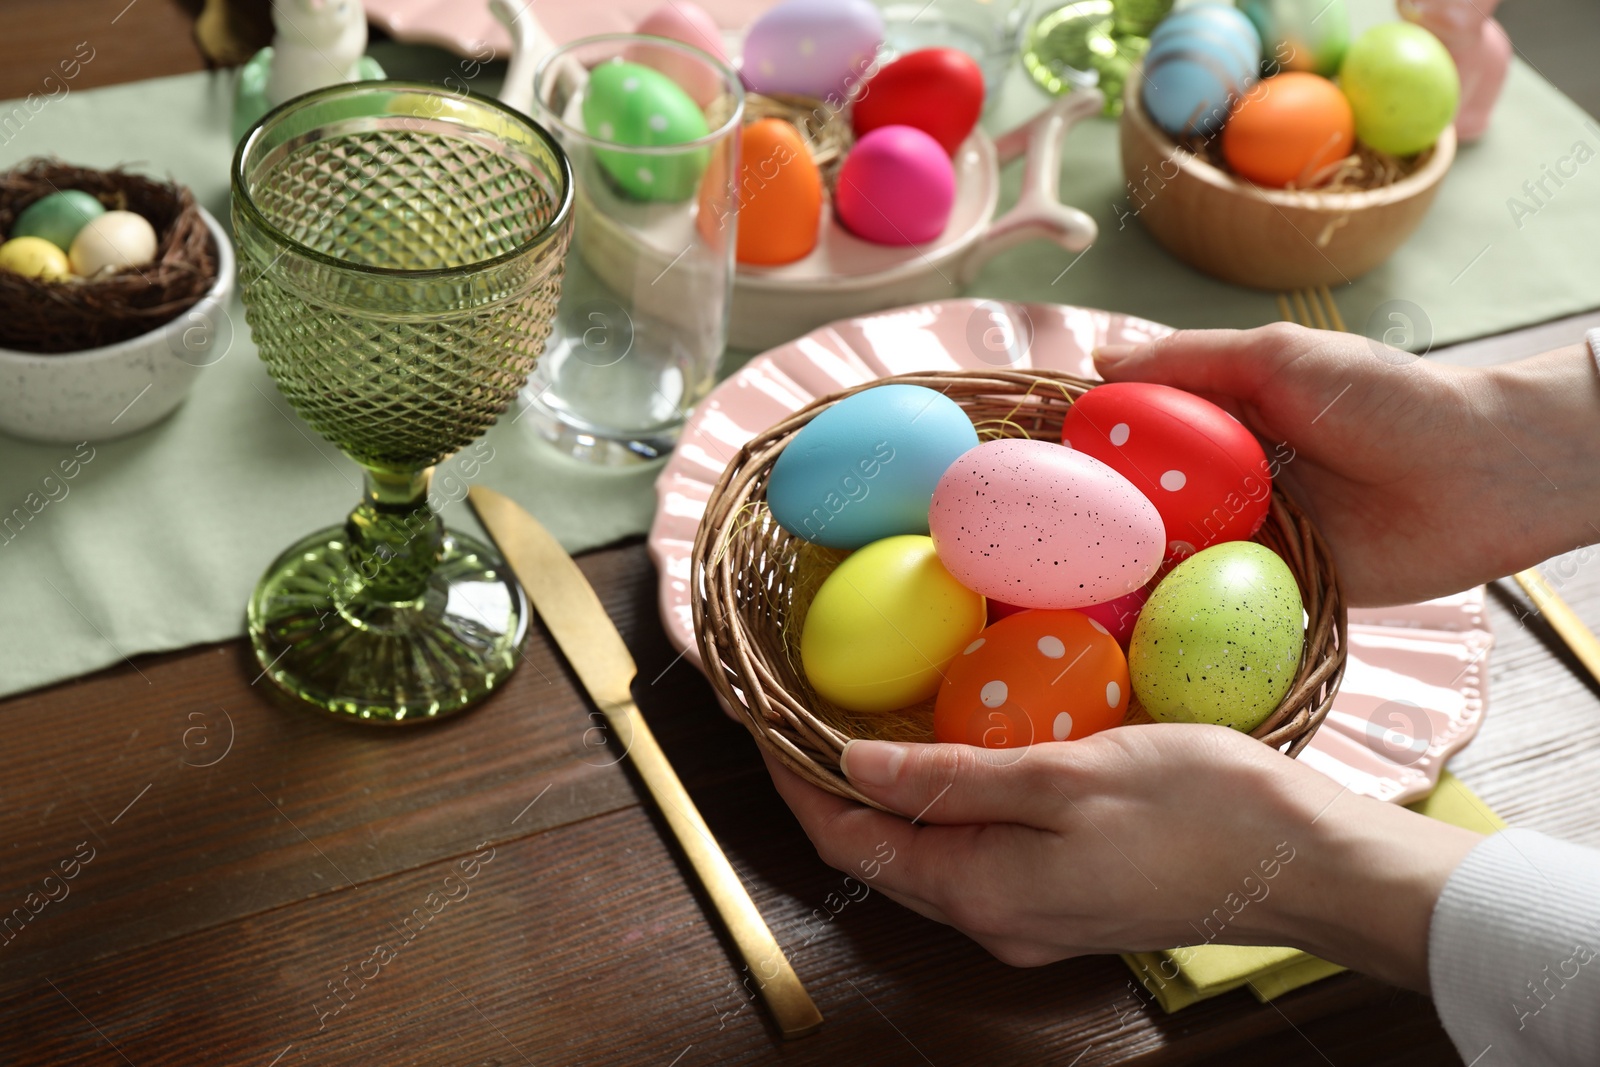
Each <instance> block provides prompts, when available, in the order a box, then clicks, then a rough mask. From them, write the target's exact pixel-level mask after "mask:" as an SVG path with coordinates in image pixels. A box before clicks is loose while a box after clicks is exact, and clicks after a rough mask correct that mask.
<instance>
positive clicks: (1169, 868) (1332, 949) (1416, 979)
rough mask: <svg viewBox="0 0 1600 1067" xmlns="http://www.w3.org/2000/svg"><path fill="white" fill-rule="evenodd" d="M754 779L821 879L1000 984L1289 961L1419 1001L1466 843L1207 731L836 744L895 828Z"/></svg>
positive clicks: (816, 796)
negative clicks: (935, 939)
mask: <svg viewBox="0 0 1600 1067" xmlns="http://www.w3.org/2000/svg"><path fill="white" fill-rule="evenodd" d="M768 766H769V769H770V770H771V771H772V775H773V780H774V782H775V783H776V784H777V787H778V789H779V791H780V792H781V793H782V794H783V796H784V798H785V800H787V801H788V803H789V806H790V808H792V809H793V810H794V812H795V814H796V815H797V816H798V817H799V819H800V822H801V824H802V826H804V828H805V831H806V833H807V835H808V836H809V837H810V838H811V841H812V843H813V844H815V845H816V847H817V851H818V853H819V854H820V855H821V857H822V859H823V860H824V861H825V862H827V863H829V864H830V865H832V866H834V867H836V868H838V869H840V870H842V871H845V872H847V873H849V874H851V875H853V876H855V877H857V878H861V879H864V880H867V881H870V882H871V884H872V885H873V886H874V888H877V889H880V890H882V891H883V892H884V893H885V894H886V895H888V896H890V897H891V898H893V899H895V900H898V901H900V902H901V903H902V904H904V905H906V906H907V907H909V908H912V909H913V910H915V911H918V912H920V913H922V914H923V915H926V916H928V917H929V918H931V919H934V920H936V921H938V922H942V923H947V924H949V925H951V926H954V927H956V928H957V929H959V930H961V931H962V932H964V933H966V934H967V935H969V936H970V937H972V938H973V939H974V940H976V941H977V942H978V943H979V944H981V945H982V946H983V947H984V948H986V949H988V950H989V951H990V952H991V953H993V954H994V955H995V956H996V957H998V958H999V959H1000V960H1002V961H1004V962H1006V963H1010V964H1014V965H1017V966H1036V965H1039V964H1044V963H1049V962H1052V961H1054V960H1058V959H1062V958H1065V957H1068V956H1076V955H1081V954H1084V953H1098V952H1118V951H1135V950H1149V949H1160V948H1171V947H1174V946H1178V945H1193V944H1198V943H1203V942H1208V941H1216V942H1218V943H1223V944H1254V945H1294V946H1297V947H1303V948H1307V949H1309V950H1311V951H1314V952H1318V953H1319V954H1322V955H1325V956H1328V957H1330V958H1333V959H1335V961H1336V962H1342V963H1346V964H1348V965H1352V966H1357V967H1359V968H1361V969H1364V970H1367V971H1369V972H1370V973H1374V974H1377V975H1378V976H1380V977H1384V978H1387V979H1388V980H1390V981H1393V982H1395V983H1397V984H1401V985H1406V986H1409V987H1410V988H1414V989H1426V988H1427V985H1426V981H1427V978H1426V975H1427V971H1426V958H1427V930H1428V920H1429V918H1430V916H1431V914H1432V909H1433V902H1434V901H1435V900H1436V899H1437V897H1438V893H1439V891H1440V889H1442V887H1443V885H1444V881H1445V879H1446V878H1448V876H1449V873H1450V872H1451V871H1452V870H1454V868H1455V865H1456V864H1457V863H1459V862H1460V860H1461V859H1462V858H1464V857H1465V855H1466V853H1467V851H1469V850H1470V849H1471V847H1472V846H1473V844H1475V843H1476V842H1477V840H1478V835H1476V834H1472V833H1470V832H1468V831H1464V830H1458V829H1456V828H1455V827H1450V826H1446V825H1444V824H1442V823H1436V822H1433V821H1432V820H1429V819H1425V818H1423V817H1421V816H1418V815H1414V814H1412V813H1411V812H1407V811H1405V810H1404V809H1402V808H1397V807H1394V806H1392V805H1388V804H1381V803H1378V802H1376V801H1371V800H1366V799H1364V798H1361V797H1357V796H1355V795H1353V794H1349V793H1348V792H1347V791H1345V790H1343V789H1341V788H1340V787H1339V786H1337V785H1336V784H1334V783H1333V782H1332V781H1330V780H1329V779H1327V778H1326V777H1324V776H1322V775H1321V774H1319V773H1317V772H1316V771H1314V770H1312V769H1311V768H1309V767H1307V766H1304V765H1302V764H1300V763H1298V762H1296V761H1294V760H1291V759H1288V758H1286V757H1285V756H1283V755H1281V754H1280V753H1278V752H1276V751H1274V750H1272V749H1270V748H1268V747H1267V746H1265V745H1263V744H1261V743H1260V742H1259V741H1256V740H1253V739H1251V738H1249V737H1246V736H1245V735H1243V734H1240V733H1237V732H1235V731H1233V730H1229V729H1226V728H1223V727H1216V726H1199V725H1180V724H1159V725H1148V726H1130V727H1123V728H1120V729H1116V730H1108V731H1105V732H1103V733H1100V734H1096V735H1093V736H1091V737H1088V738H1085V739H1083V740H1081V741H1071V742H1064V743H1054V744H1041V745H1035V746H1032V747H1030V748H1022V749H1003V750H988V749H981V748H974V747H970V746H966V745H919V744H888V743H885V742H877V741H870V742H862V741H856V742H852V743H851V744H850V746H849V747H848V748H847V749H846V750H845V770H846V773H847V775H848V776H849V778H850V780H851V782H852V783H854V784H855V786H856V787H857V788H858V789H860V790H861V792H862V793H863V794H865V795H867V796H869V797H871V798H873V799H874V800H876V801H877V802H879V803H881V804H883V805H884V806H885V807H887V808H889V809H891V810H893V811H897V812H901V813H903V814H904V816H905V817H904V818H902V817H900V816H896V815H890V814H886V813H884V812H881V811H877V810H875V809H872V808H868V807H865V806H863V805H860V804H856V803H853V802H851V801H847V800H844V799H841V798H839V797H836V796H834V795H833V794H831V793H827V792H825V791H823V790H821V789H819V788H817V787H815V786H812V785H810V784H808V783H806V782H805V781H803V780H802V779H801V778H799V777H798V776H797V775H795V774H794V773H792V772H791V771H789V770H787V769H786V768H784V767H783V766H782V765H781V764H779V763H778V762H777V761H776V760H773V759H772V758H771V757H768ZM1375 893H1376V894H1382V897H1381V898H1378V897H1374V896H1372V895H1370V894H1375ZM1374 899H1383V900H1384V906H1383V908H1381V909H1380V908H1371V909H1370V910H1369V909H1368V907H1367V905H1368V904H1369V903H1370V902H1371V901H1372V900H1374Z"/></svg>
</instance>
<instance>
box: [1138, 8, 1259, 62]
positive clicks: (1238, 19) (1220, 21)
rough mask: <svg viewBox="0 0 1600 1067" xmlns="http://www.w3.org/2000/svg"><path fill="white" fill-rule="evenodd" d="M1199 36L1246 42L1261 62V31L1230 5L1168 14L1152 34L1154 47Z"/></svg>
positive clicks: (1151, 40)
mask: <svg viewBox="0 0 1600 1067" xmlns="http://www.w3.org/2000/svg"><path fill="white" fill-rule="evenodd" d="M1197 33H1198V34H1205V35H1208V36H1210V37H1212V38H1214V39H1216V40H1218V41H1232V40H1234V39H1237V40H1239V41H1241V42H1245V43H1246V44H1247V47H1248V49H1249V50H1250V51H1253V52H1254V53H1255V54H1256V57H1257V61H1258V62H1259V61H1260V56H1261V32H1260V31H1259V30H1257V29H1256V25H1255V23H1253V22H1251V21H1250V19H1249V18H1248V17H1247V16H1246V15H1245V14H1244V12H1242V11H1240V10H1239V9H1238V8H1236V7H1233V6H1231V5H1229V4H1195V5H1194V6H1192V7H1186V8H1184V9H1183V10H1182V11H1177V12H1174V13H1173V14H1171V15H1168V16H1167V17H1166V18H1164V19H1162V20H1161V24H1160V25H1158V26H1157V27H1156V28H1155V32H1153V33H1152V34H1151V35H1150V45H1151V47H1152V48H1153V47H1155V45H1156V44H1158V43H1159V42H1161V41H1164V40H1168V39H1170V38H1173V37H1177V36H1180V35H1181V36H1185V37H1187V36H1190V35H1193V34H1197Z"/></svg>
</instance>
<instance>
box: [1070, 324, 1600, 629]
mask: <svg viewBox="0 0 1600 1067" xmlns="http://www.w3.org/2000/svg"><path fill="white" fill-rule="evenodd" d="M1095 364H1096V366H1097V367H1098V369H1099V371H1100V373H1101V375H1102V376H1104V377H1105V378H1106V379H1107V380H1108V381H1147V382H1158V383H1161V384H1164V385H1171V386H1175V387H1177V388H1180V389H1185V390H1188V391H1189V392H1193V393H1198V394H1199V395H1201V396H1204V397H1207V398H1208V399H1210V400H1213V401H1215V402H1216V403H1218V404H1220V405H1221V406H1223V407H1224V408H1226V409H1227V410H1228V411H1229V412H1230V413H1232V414H1233V415H1235V416H1236V417H1237V418H1238V419H1239V420H1240V421H1241V422H1243V423H1244V425H1245V426H1247V427H1249V428H1250V429H1251V430H1252V431H1253V432H1254V433H1255V434H1256V435H1257V436H1258V437H1260V438H1261V439H1262V440H1263V441H1264V442H1266V448H1267V453H1268V455H1269V456H1272V457H1273V459H1274V460H1276V463H1275V466H1276V468H1277V474H1276V481H1277V484H1279V485H1280V486H1281V487H1282V488H1284V490H1285V491H1287V492H1288V493H1289V494H1290V495H1291V496H1293V497H1295V499H1296V500H1297V501H1299V502H1300V504H1301V505H1302V506H1303V507H1304V508H1305V509H1306V511H1307V512H1308V513H1309V514H1310V515H1311V516H1312V518H1313V520H1314V521H1315V522H1316V523H1317V527H1318V529H1320V530H1321V532H1322V534H1323V536H1324V537H1325V538H1327V540H1328V543H1329V545H1330V547H1331V549H1332V551H1333V555H1334V558H1335V560H1336V561H1337V562H1338V564H1339V571H1340V575H1341V577H1342V579H1343V581H1344V586H1345V592H1346V595H1347V596H1348V597H1349V599H1350V602H1351V603H1352V604H1355V605H1363V604H1370V605H1378V604H1397V603H1406V602H1409V601H1414V600H1424V599H1427V598H1430V597H1435V596H1442V595H1444V594H1447V593H1452V592H1456V591H1459V590H1461V589H1465V588H1467V587H1469V586H1473V585H1477V584H1479V583H1481V582H1485V581H1490V580H1492V579H1494V578H1498V577H1501V576H1503V575H1506V574H1510V573H1512V572H1514V571H1517V570H1520V569H1522V568H1524V567H1529V566H1532V565H1533V564H1535V563H1538V562H1539V561H1541V560H1544V559H1548V558H1549V557H1551V556H1554V555H1557V554H1559V553H1561V552H1565V551H1568V550H1570V549H1573V548H1576V547H1578V546H1579V545H1584V544H1590V543H1593V542H1595V541H1600V529H1597V528H1596V526H1595V525H1592V523H1600V462H1597V460H1600V376H1597V375H1596V373H1595V368H1594V366H1593V364H1592V363H1591V362H1590V359H1589V355H1588V352H1587V349H1585V348H1584V347H1583V346H1572V347H1571V348H1567V349H1561V350H1559V351H1556V352H1551V353H1547V354H1546V355H1543V356H1539V357H1537V358H1535V359H1531V360H1523V361H1521V362H1519V363H1513V364H1505V365H1502V366H1499V367H1494V368H1489V369H1483V370H1477V369H1464V368H1458V367H1452V366H1448V365H1444V364H1439V363H1432V362H1429V361H1428V360H1425V359H1418V358H1416V357H1414V356H1411V355H1409V354H1407V353H1404V352H1401V351H1399V350H1397V349H1392V348H1388V347H1387V346H1383V345H1380V344H1379V343H1378V342H1375V341H1370V340H1368V339H1367V338H1365V337H1361V336H1359V335H1355V334H1346V333H1331V332H1327V331H1321V330H1307V329H1303V328H1301V327H1298V326H1292V325H1289V324H1287V323H1278V324H1275V325H1272V326H1264V327H1261V328H1260V329H1255V330H1247V331H1236V330H1189V331H1180V332H1178V333H1175V334H1172V335H1170V336H1168V337H1164V338H1161V339H1160V340H1157V341H1154V342H1150V343H1148V344H1142V345H1108V346H1105V347H1103V348H1101V349H1098V350H1097V351H1096V352H1095ZM1275 446H1276V450H1275Z"/></svg>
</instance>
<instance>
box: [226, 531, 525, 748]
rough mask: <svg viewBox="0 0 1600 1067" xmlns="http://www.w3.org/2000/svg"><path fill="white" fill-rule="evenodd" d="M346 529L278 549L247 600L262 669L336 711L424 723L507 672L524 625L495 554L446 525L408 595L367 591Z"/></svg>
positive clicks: (517, 597) (514, 588)
mask: <svg viewBox="0 0 1600 1067" xmlns="http://www.w3.org/2000/svg"><path fill="white" fill-rule="evenodd" d="M349 545H350V541H349V537H348V534H347V533H346V530H345V527H343V526H333V527H329V528H328V529H326V530H319V531H318V532H316V533H314V534H312V535H310V536H309V537H306V538H304V539H303V540H301V541H299V542H298V543H296V544H294V545H292V546H291V547H290V548H289V549H288V550H287V551H285V552H284V553H283V555H281V556H279V557H278V558H277V559H276V560H275V561H273V564H272V566H271V567H269V568H268V569H267V573H266V574H265V575H263V576H262V578H261V581H260V583H259V584H257V586H256V591H255V595H254V596H252V597H251V598H250V610H249V624H250V643H251V644H252V645H253V646H254V647H255V651H256V658H257V659H258V660H260V662H261V665H262V668H263V673H264V674H265V675H266V676H267V677H268V678H271V679H272V680H273V681H274V682H276V683H277V684H278V685H279V686H281V687H282V688H284V689H286V690H288V691H289V692H290V693H293V694H294V695H295V696H297V697H299V698H301V699H302V700H304V701H306V702H307V703H310V704H313V705H315V706H316V707H317V708H319V709H321V710H323V711H327V712H330V713H332V714H334V715H336V716H338V717H340V718H348V719H353V720H356V721H358V722H367V723H375V724H379V725H409V724H411V723H418V722H431V721H433V720H435V719H442V718H444V717H445V716H447V715H451V714H453V713H455V712H458V711H461V710H462V709H464V708H467V707H470V706H471V705H473V704H474V703H476V702H477V701H479V700H482V699H483V698H484V697H485V696H487V695H488V694H489V693H490V692H491V691H492V690H494V688H495V687H496V686H498V685H500V684H501V683H502V682H504V681H505V679H506V678H507V676H509V675H510V673H511V671H512V668H514V667H515V666H516V662H517V657H518V655H519V654H520V652H521V648H522V642H523V639H524V638H525V637H526V636H527V632H528V618H529V611H528V601H527V597H526V596H524V595H523V592H522V589H521V587H520V586H518V585H517V583H516V580H515V579H514V578H512V577H511V574H510V571H509V570H508V569H507V568H506V565H505V563H504V562H503V561H502V560H501V559H500V557H499V555H498V554H497V553H495V552H494V550H492V549H491V548H489V547H488V546H486V545H484V544H483V543H482V542H480V541H478V540H476V539H474V538H471V537H466V536H464V535H462V534H459V533H454V532H450V531H447V532H446V534H445V537H444V544H443V551H442V553H441V555H440V558H439V562H438V565H437V567H435V568H434V570H433V573H432V574H431V575H430V576H429V578H428V579H427V584H426V586H425V587H424V589H423V591H422V594H421V595H420V596H418V597H417V598H416V599H414V600H405V601H388V600H380V599H377V598H376V597H375V596H374V595H373V594H372V592H371V590H370V589H369V588H368V587H367V583H366V581H365V580H364V579H363V577H362V575H361V573H360V572H359V570H358V568H357V567H356V566H355V565H354V564H353V563H352V561H351V558H350V552H349Z"/></svg>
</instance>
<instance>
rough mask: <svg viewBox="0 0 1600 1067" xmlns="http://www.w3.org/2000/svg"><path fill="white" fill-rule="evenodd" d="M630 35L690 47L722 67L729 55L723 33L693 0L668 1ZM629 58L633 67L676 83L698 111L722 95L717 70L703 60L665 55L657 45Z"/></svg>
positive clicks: (636, 50)
mask: <svg viewBox="0 0 1600 1067" xmlns="http://www.w3.org/2000/svg"><path fill="white" fill-rule="evenodd" d="M633 32H634V33H644V34H649V35H650V36H652V37H665V38H667V39H668V40H671V41H678V42H680V43H682V44H687V45H693V46H694V47H695V48H698V49H700V51H702V52H705V53H707V54H708V55H711V56H713V57H715V58H717V59H720V60H722V61H723V62H724V63H726V62H728V53H727V51H726V50H725V49H724V48H723V46H722V31H721V30H720V29H718V28H717V24H716V21H715V20H713V19H712V17H711V16H710V15H708V14H706V9H705V8H703V7H701V6H700V5H699V4H696V3H694V2H693V0H668V2H667V3H665V4H662V5H661V6H660V7H658V8H656V9H655V10H654V11H652V12H650V14H648V15H646V16H645V17H644V18H643V19H642V20H641V21H640V22H639V25H638V26H636V27H634V31H633ZM628 58H629V59H631V60H632V61H633V62H635V63H643V64H644V65H645V66H647V67H654V68H655V69H657V70H659V71H660V72H661V73H663V74H665V75H666V76H667V77H669V78H671V79H672V80H673V81H675V82H677V83H678V86H679V87H680V88H681V89H683V91H684V92H686V93H688V94H689V96H690V97H691V98H692V99H693V100H694V102H695V103H697V104H699V105H700V106H701V107H705V106H707V105H708V104H710V103H711V102H712V101H713V100H715V99H716V98H717V95H718V94H719V93H720V92H721V91H722V80H721V79H720V78H719V77H718V76H717V72H716V70H715V69H714V68H712V67H711V66H710V65H709V64H707V63H705V62H704V61H702V60H697V59H692V58H690V57H688V56H684V55H679V54H678V53H676V52H668V51H667V50H666V49H664V48H662V47H660V46H659V45H657V46H648V45H647V46H637V45H636V46H634V47H633V48H632V49H630V54H629V57H628Z"/></svg>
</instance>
